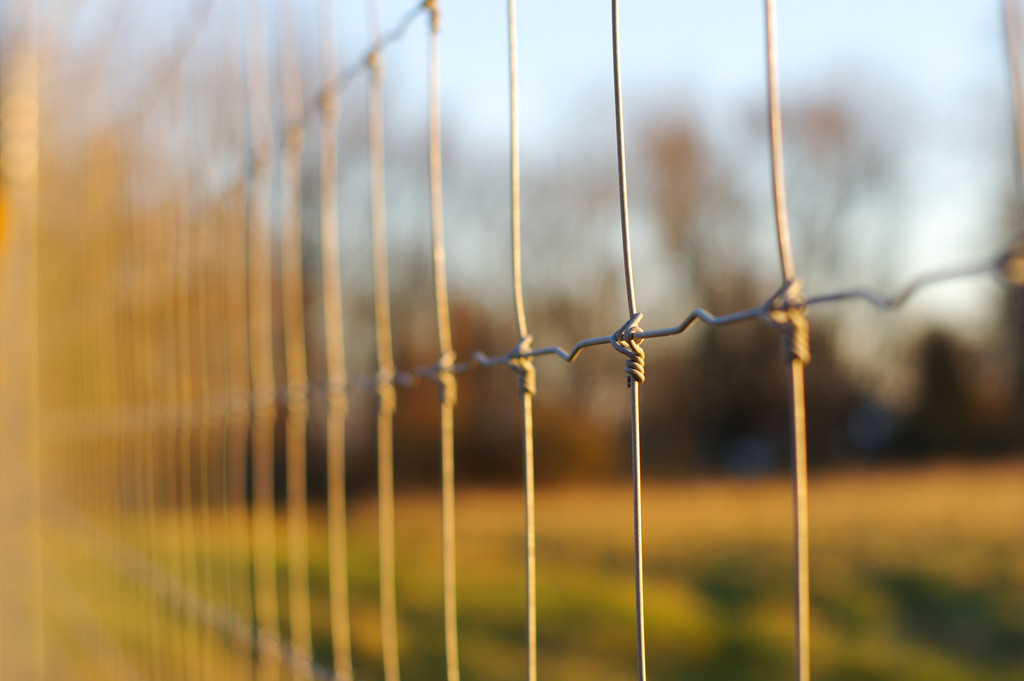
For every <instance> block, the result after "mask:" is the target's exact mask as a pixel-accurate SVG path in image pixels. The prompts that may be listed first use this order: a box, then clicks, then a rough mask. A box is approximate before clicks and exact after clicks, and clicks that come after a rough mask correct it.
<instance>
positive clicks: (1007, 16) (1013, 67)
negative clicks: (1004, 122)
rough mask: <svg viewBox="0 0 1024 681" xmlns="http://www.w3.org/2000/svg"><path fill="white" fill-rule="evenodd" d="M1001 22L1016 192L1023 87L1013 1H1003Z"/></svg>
mask: <svg viewBox="0 0 1024 681" xmlns="http://www.w3.org/2000/svg"><path fill="white" fill-rule="evenodd" d="M1003 12H1004V14H1003V21H1004V22H1005V25H1006V52H1007V57H1008V60H1009V62H1010V64H1009V65H1010V87H1011V91H1012V93H1013V123H1014V133H1015V135H1014V136H1015V138H1016V140H1017V164H1016V165H1017V175H1018V192H1020V191H1021V189H1020V186H1019V185H1020V182H1021V180H1024V85H1022V83H1021V74H1020V60H1021V52H1020V7H1019V5H1018V3H1017V2H1016V1H1015V0H1004V2H1003Z"/></svg>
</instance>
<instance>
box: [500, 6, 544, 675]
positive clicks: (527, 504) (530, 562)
mask: <svg viewBox="0 0 1024 681" xmlns="http://www.w3.org/2000/svg"><path fill="white" fill-rule="evenodd" d="M517 31H518V22H517V21H516V2H515V0H508V93H509V147H510V150H509V194H510V201H511V218H512V220H511V223H512V224H511V227H512V230H511V231H512V297H513V300H514V303H515V315H516V324H517V326H518V329H519V344H518V345H517V346H516V350H515V352H516V353H517V354H516V356H514V357H510V358H508V360H507V361H506V364H508V366H510V367H511V368H512V369H513V370H515V371H516V372H517V373H518V374H519V394H520V399H521V401H522V406H523V496H524V500H523V507H524V508H523V515H524V519H523V523H524V526H525V527H524V535H525V536H524V540H525V561H526V566H525V572H526V678H527V681H536V679H537V529H536V527H537V520H536V516H537V513H536V489H535V483H534V477H535V476H534V443H533V395H534V394H535V393H536V391H537V380H536V372H535V371H534V368H533V360H532V359H531V358H530V357H529V355H528V354H527V353H528V352H529V350H530V340H531V336H530V333H529V330H528V327H527V324H526V305H525V303H524V300H523V256H522V236H521V231H522V230H521V212H520V183H519V64H518V62H519V45H518V34H517Z"/></svg>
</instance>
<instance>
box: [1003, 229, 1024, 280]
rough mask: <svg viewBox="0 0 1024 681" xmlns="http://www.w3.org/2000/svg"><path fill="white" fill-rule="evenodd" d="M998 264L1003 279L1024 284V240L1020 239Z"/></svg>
mask: <svg viewBox="0 0 1024 681" xmlns="http://www.w3.org/2000/svg"><path fill="white" fill-rule="evenodd" d="M996 265H997V266H998V267H999V272H1000V274H1002V276H1003V279H1005V280H1006V281H1007V282H1008V283H1010V284H1013V285H1014V286H1024V240H1018V241H1017V242H1016V243H1015V244H1013V246H1010V250H1008V251H1007V252H1006V254H1005V255H1003V256H1002V257H1001V258H999V260H998V261H996Z"/></svg>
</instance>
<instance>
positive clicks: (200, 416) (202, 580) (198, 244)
mask: <svg viewBox="0 0 1024 681" xmlns="http://www.w3.org/2000/svg"><path fill="white" fill-rule="evenodd" d="M186 66H187V63H186V64H185V65H183V69H182V71H183V74H185V76H186V77H187V71H186V70H185V68H184V67H186ZM196 75H197V74H196ZM196 75H193V77H192V79H191V80H192V83H191V87H190V88H188V89H189V90H191V91H190V92H186V93H183V94H184V95H185V100H186V101H187V102H188V103H189V105H190V113H191V114H192V120H191V121H187V122H186V126H188V129H189V130H190V134H191V136H192V141H193V143H194V145H195V146H194V147H193V148H192V149H190V150H189V151H191V152H192V154H190V155H189V156H187V157H186V160H185V163H186V164H188V165H186V168H185V172H186V173H187V175H188V177H187V178H186V180H185V181H186V182H188V183H189V184H190V186H191V188H192V189H191V191H190V195H191V199H192V206H191V209H190V210H189V211H188V212H187V213H186V215H185V224H184V225H183V228H184V229H186V230H189V231H191V232H193V237H192V239H191V241H190V243H189V245H188V249H189V255H190V257H191V261H192V262H191V267H190V271H189V273H188V278H189V280H190V281H191V282H192V293H191V297H192V298H193V300H191V301H190V304H189V315H190V323H191V324H192V333H191V334H189V342H190V343H191V353H192V362H193V367H194V369H193V370H194V377H195V382H194V387H193V398H192V399H191V400H190V414H191V415H192V417H191V419H190V420H191V421H192V422H193V423H195V427H196V432H195V438H194V441H195V443H196V446H197V448H198V468H199V470H198V471H197V473H198V485H199V489H198V502H199V510H198V527H197V535H198V538H197V541H196V548H197V551H198V553H197V556H196V564H197V567H198V569H199V581H198V583H197V584H196V587H197V592H198V593H199V594H200V597H201V599H202V600H201V606H200V608H199V612H198V613H197V614H199V617H200V618H201V621H202V629H203V665H204V669H206V670H207V673H208V674H209V676H210V678H213V676H215V675H216V674H217V665H216V663H215V660H214V656H215V654H216V653H217V639H216V632H215V631H214V629H213V627H212V626H210V623H211V622H212V621H213V604H214V584H213V558H212V549H213V543H212V536H211V529H212V528H211V521H212V518H211V515H212V513H211V497H212V485H211V482H210V470H211V459H212V457H211V452H210V433H211V430H212V423H211V419H210V406H211V402H210V358H209V349H210V338H209V336H210V334H209V324H208V311H209V310H208V306H209V292H208V290H207V288H208V283H209V282H208V280H209V276H208V268H209V263H208V261H207V257H206V256H207V254H208V253H209V251H210V248H209V233H210V229H211V225H210V223H209V221H208V218H207V215H206V211H205V210H204V206H203V202H204V200H205V197H204V196H203V185H204V181H205V178H204V177H203V174H202V166H199V167H198V168H193V167H190V162H191V161H192V159H194V158H200V157H201V156H202V155H203V154H204V152H206V153H208V150H207V149H205V148H204V145H205V141H204V140H203V139H202V136H201V135H199V134H197V133H196V132H195V131H196V130H197V129H201V122H202V121H203V119H204V112H203V111H202V110H201V109H200V106H201V105H202V102H203V95H204V93H202V92H201V88H200V86H199V85H198V83H197V82H196V81H195V78H196Z"/></svg>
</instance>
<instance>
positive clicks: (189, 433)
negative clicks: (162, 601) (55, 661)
mask: <svg viewBox="0 0 1024 681" xmlns="http://www.w3.org/2000/svg"><path fill="white" fill-rule="evenodd" d="M187 103H188V98H187V97H184V96H183V97H182V98H181V104H180V105H179V106H181V107H184V106H186V105H187ZM185 113H186V112H185V111H184V110H181V111H179V112H178V114H179V115H180V116H183V117H184V115H185ZM186 121H187V118H185V119H184V120H182V121H180V123H181V125H182V127H185V126H186ZM177 172H178V173H180V174H182V175H184V174H185V173H186V172H187V171H186V169H185V168H179V169H177ZM177 185H178V187H177V194H178V195H177V197H176V202H177V206H175V209H174V213H173V217H174V218H176V219H175V220H174V222H173V223H172V224H171V229H172V231H173V236H172V239H173V240H174V263H175V281H176V291H175V293H176V301H175V309H174V313H173V314H174V319H173V321H172V328H173V330H174V334H175V337H176V339H177V354H178V375H177V377H176V378H177V381H176V382H177V385H178V391H177V398H178V400H177V411H178V414H177V416H178V429H179V434H178V442H177V445H178V451H177V457H178V474H179V478H180V479H179V492H180V495H181V528H182V530H181V537H182V545H181V548H182V553H181V556H180V558H181V560H182V566H183V574H184V575H185V579H184V583H185V584H186V585H187V586H188V587H189V588H190V589H194V590H195V591H196V592H198V593H202V591H201V587H200V578H199V565H198V562H199V554H198V546H197V540H196V512H195V496H196V494H195V489H194V468H195V466H194V462H193V460H192V447H193V444H194V440H195V432H194V430H195V428H194V424H195V420H196V419H195V406H196V385H195V384H196V381H195V380H194V376H193V372H194V371H195V358H194V354H195V353H194V352H193V348H192V345H193V329H192V321H191V316H192V309H191V308H192V301H191V297H192V294H193V292H192V281H191V279H192V271H191V270H192V266H193V262H192V260H191V258H190V255H191V244H192V240H193V239H194V238H195V235H194V234H192V232H193V229H192V226H191V225H190V224H189V219H188V218H189V212H190V210H191V206H192V196H191V192H190V187H189V186H188V177H187V176H186V177H180V178H178V179H177ZM186 605H187V604H186ZM184 611H185V612H188V609H187V608H185V610H184ZM185 626H186V629H187V630H188V634H189V635H188V641H189V643H190V644H191V651H190V658H191V659H192V660H195V661H198V663H199V665H200V669H201V670H202V672H201V674H202V678H206V677H207V676H208V675H209V672H210V671H211V670H210V669H209V668H208V663H207V660H208V657H207V651H206V648H207V640H206V638H205V636H204V634H205V632H204V631H203V627H202V626H201V624H200V623H198V622H189V621H186V622H185Z"/></svg>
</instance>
